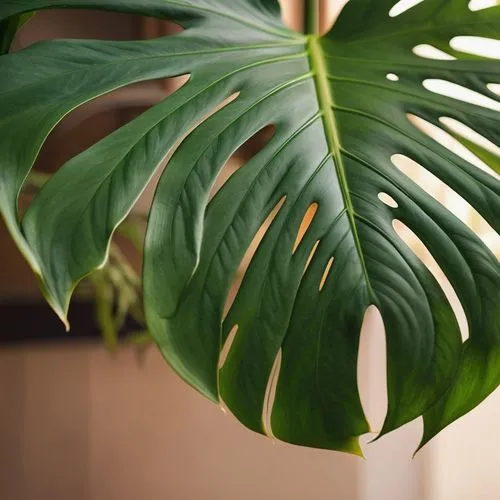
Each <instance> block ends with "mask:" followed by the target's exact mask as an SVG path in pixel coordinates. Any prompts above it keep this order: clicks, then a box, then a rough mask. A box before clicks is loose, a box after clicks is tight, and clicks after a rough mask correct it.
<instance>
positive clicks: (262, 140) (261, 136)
mask: <svg viewBox="0 0 500 500" xmlns="http://www.w3.org/2000/svg"><path fill="white" fill-rule="evenodd" d="M275 132H276V126H274V125H267V126H265V127H263V128H262V129H261V130H259V131H258V132H256V133H255V134H254V135H253V136H252V137H250V139H248V140H247V141H245V142H244V143H243V144H242V145H241V146H240V147H239V148H238V149H237V150H236V151H235V152H234V154H232V155H231V158H229V160H228V161H227V162H226V164H225V165H224V166H223V167H222V169H221V170H220V171H219V173H218V175H217V177H216V179H215V182H214V184H213V186H212V189H211V190H210V194H209V197H208V200H209V201H211V200H212V198H213V197H214V196H215V195H216V194H217V193H218V192H219V191H220V190H221V189H222V188H223V186H224V185H225V184H226V183H227V182H228V181H229V179H230V178H231V177H232V176H233V175H234V174H235V173H236V172H237V171H238V170H239V169H240V168H241V167H242V166H243V165H244V164H245V163H247V162H249V161H250V160H251V159H252V158H253V157H254V156H256V155H257V154H258V153H259V152H260V151H262V150H263V149H264V148H265V147H266V145H267V144H268V143H269V141H270V140H271V139H272V138H273V136H274V134H275Z"/></svg>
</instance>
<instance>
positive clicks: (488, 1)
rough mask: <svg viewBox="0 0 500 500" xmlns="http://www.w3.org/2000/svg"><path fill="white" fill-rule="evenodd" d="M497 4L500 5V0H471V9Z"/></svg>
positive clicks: (485, 7)
mask: <svg viewBox="0 0 500 500" xmlns="http://www.w3.org/2000/svg"><path fill="white" fill-rule="evenodd" d="M495 5H500V1H499V0H471V1H470V2H469V9H470V10H472V11H473V12H474V11H477V10H482V9H487V8H489V7H495Z"/></svg>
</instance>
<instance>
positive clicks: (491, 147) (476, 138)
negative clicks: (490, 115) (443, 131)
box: [439, 116, 500, 179]
mask: <svg viewBox="0 0 500 500" xmlns="http://www.w3.org/2000/svg"><path fill="white" fill-rule="evenodd" d="M439 121H440V122H441V123H442V124H443V125H444V126H445V127H446V128H447V129H448V130H450V131H452V132H454V133H455V134H458V135H459V136H461V137H464V138H465V139H467V140H469V141H472V142H473V143H475V144H477V145H478V146H481V147H482V148H484V149H486V150H487V151H489V152H490V153H492V154H494V155H496V156H498V158H499V160H500V147H498V146H497V145H496V144H493V142H491V141H490V140H488V139H486V137H484V136H482V135H481V134H478V133H477V132H476V131H475V130H472V129H471V128H470V127H468V126H467V125H465V124H463V123H462V122H459V121H458V120H455V119H454V118H449V117H447V116H441V117H440V118H439ZM466 150H467V152H464V155H466V154H467V156H468V158H466V159H467V160H468V161H470V163H474V164H476V163H477V166H478V167H479V168H481V169H482V170H485V171H486V172H489V173H491V174H492V175H493V176H494V177H497V178H498V179H500V176H499V175H498V174H496V173H495V172H493V171H491V170H490V167H489V166H488V165H487V164H486V163H484V162H482V161H481V160H480V159H479V158H478V157H477V156H475V155H473V154H472V153H471V152H470V151H469V150H468V149H467V148H466ZM468 153H470V154H468ZM464 157H465V156H464ZM469 157H470V159H469Z"/></svg>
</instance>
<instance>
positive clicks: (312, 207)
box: [292, 202, 318, 255]
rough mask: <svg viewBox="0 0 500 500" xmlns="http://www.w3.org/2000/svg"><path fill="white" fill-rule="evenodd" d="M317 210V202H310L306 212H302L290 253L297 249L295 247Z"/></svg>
mask: <svg viewBox="0 0 500 500" xmlns="http://www.w3.org/2000/svg"><path fill="white" fill-rule="evenodd" d="M317 211H318V204H317V203H316V202H314V203H311V205H309V208H308V209H307V210H306V213H305V214H304V218H303V219H302V222H301V223H300V226H299V230H298V232H297V238H296V239H295V243H294V245H293V249H292V255H293V254H294V253H295V251H296V250H297V248H298V246H299V245H300V242H301V241H302V239H303V238H304V236H305V234H306V232H307V230H308V228H309V226H310V225H311V224H312V221H313V219H314V217H315V215H316V212H317Z"/></svg>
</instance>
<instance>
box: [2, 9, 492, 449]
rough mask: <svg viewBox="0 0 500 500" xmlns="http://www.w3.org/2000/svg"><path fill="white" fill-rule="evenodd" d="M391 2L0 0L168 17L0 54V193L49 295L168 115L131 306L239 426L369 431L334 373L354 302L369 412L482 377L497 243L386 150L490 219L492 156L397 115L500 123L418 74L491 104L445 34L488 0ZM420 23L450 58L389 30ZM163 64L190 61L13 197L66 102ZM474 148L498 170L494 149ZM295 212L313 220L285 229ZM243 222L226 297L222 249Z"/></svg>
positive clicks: (158, 137)
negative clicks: (150, 31) (381, 353)
mask: <svg viewBox="0 0 500 500" xmlns="http://www.w3.org/2000/svg"><path fill="white" fill-rule="evenodd" d="M308 3H309V4H311V5H313V4H314V2H308ZM395 3H396V2H395V0H351V1H350V2H349V3H348V4H347V5H346V7H345V8H344V10H343V12H342V13H341V15H340V17H339V19H338V21H337V22H336V24H335V25H334V27H333V28H332V29H331V31H330V32H329V33H327V34H326V35H325V36H323V37H319V36H317V35H315V34H308V35H303V34H299V33H296V32H293V31H291V30H289V29H287V28H286V27H285V26H284V25H283V24H282V21H281V17H280V9H279V4H278V2H277V0H3V1H2V3H1V5H0V20H3V22H4V23H8V22H9V19H11V20H12V19H19V17H17V16H20V15H23V14H25V13H28V12H30V11H34V10H38V9H44V8H52V7H53V8H61V7H72V8H76V7H82V8H83V7H85V8H89V7H92V8H100V9H103V10H116V11H122V12H133V13H138V14H143V15H148V16H155V17H157V18H161V19H163V18H165V19H169V20H172V21H174V22H176V23H178V24H180V25H181V26H182V27H183V28H184V31H182V32H181V33H179V34H177V35H175V36H169V37H163V38H158V39H154V40H148V41H137V42H133V41H132V42H109V41H74V40H65V41H51V42H42V43H38V44H35V45H33V46H31V47H29V48H27V49H25V50H22V51H20V52H18V53H14V54H9V55H4V56H2V57H0V74H1V80H0V113H1V114H0V145H1V146H0V204H1V207H2V213H3V215H4V218H5V220H6V222H7V225H8V227H9V229H10V231H11V233H12V235H13V237H14V239H15V240H16V242H17V244H18V246H19V248H20V249H21V251H22V252H23V253H24V255H25V256H26V258H27V259H28V261H29V262H30V264H31V266H32V267H33V269H34V270H35V272H36V273H37V274H38V276H39V277H40V281H41V283H42V287H43V290H44V293H45V295H46V297H47V300H48V301H49V302H50V304H51V305H52V307H53V308H54V309H55V311H56V312H57V313H58V314H59V316H60V317H61V318H63V319H64V320H65V318H66V312H67V310H68V305H69V300H70V296H71V293H72V290H73V289H74V287H75V286H76V284H77V283H78V281H79V280H81V279H82V277H83V276H85V275H86V274H88V273H90V272H91V271H92V270H94V269H96V268H98V267H99V266H101V265H102V264H103V263H104V262H105V260H106V257H107V249H108V246H109V242H110V238H111V236H112V234H113V231H114V230H115V228H116V227H117V225H119V224H120V222H121V221H122V220H123V219H124V217H125V216H126V215H127V213H128V212H129V211H130V210H131V208H132V206H133V205H134V202H135V201H136V200H137V198H138V197H139V196H140V194H141V192H142V191H143V190H144V188H145V186H146V185H147V184H148V181H149V180H150V179H151V177H152V175H153V174H154V172H155V170H156V169H157V167H158V165H159V164H160V163H161V162H162V160H163V159H164V157H165V156H166V155H167V153H168V152H169V150H170V149H171V148H172V147H173V146H174V144H176V141H178V140H179V139H180V138H182V137H183V136H184V135H186V134H187V137H186V138H185V139H184V140H183V141H182V143H181V144H180V146H179V147H178V148H177V149H176V150H175V153H174V154H173V156H172V158H171V160H170V162H169V165H168V166H167V168H166V170H165V172H164V174H163V175H162V177H161V180H160V182H159V185H158V188H157V191H156V195H155V198H154V202H153V205H152V209H151V214H150V220H149V227H148V232H147V238H146V247H145V256H144V293H145V308H146V313H147V322H148V327H149V329H150V331H151V333H152V335H153V336H154V338H155V340H156V342H157V343H158V346H159V348H160V349H161V351H162V353H163V355H164V356H165V358H166V359H167V360H168V362H169V363H170V364H171V366H172V367H173V368H174V369H175V370H176V371H177V372H178V373H179V374H180V376H181V377H183V378H184V379H185V380H186V381H187V382H188V383H189V384H191V385H192V386H193V387H195V388H196V389H197V390H198V391H200V392H201V393H203V394H204V395H205V396H207V397H208V398H210V399H212V400H213V401H220V400H223V401H224V402H225V404H226V405H227V406H228V407H229V409H230V410H231V411H232V412H233V413H234V414H235V415H236V417H237V418H238V419H239V420H240V421H241V422H243V424H245V425H246V426H247V427H249V428H250V429H253V430H255V431H257V432H260V433H266V434H272V435H274V436H275V437H276V438H278V439H281V440H284V441H288V442H291V443H297V444H301V445H308V446H314V447H322V448H331V449H337V450H344V451H350V452H353V453H358V452H359V445H358V437H359V436H360V435H361V434H363V433H365V432H367V431H368V430H369V427H368V424H367V422H366V419H365V416H364V413H363V409H362V406H361V403H360V398H359V395H358V388H357V376H356V370H357V358H358V348H359V338H360V329H361V324H362V321H363V318H364V315H365V312H366V310H367V308H368V307H369V306H371V305H373V306H376V307H377V308H378V309H379V310H380V313H381V315H382V318H383V321H384V325H385V330H386V339H387V379H388V384H387V385H388V398H389V405H388V412H387V416H386V419H385V424H384V426H383V429H382V434H385V433H387V432H389V431H391V430H393V429H395V428H397V427H399V426H401V425H403V424H405V423H407V422H409V421H411V420H412V419H414V418H416V417H418V416H421V415H423V418H424V423H425V434H424V438H423V443H425V442H426V441H427V440H429V439H430V438H431V437H432V436H434V435H435V434H436V433H437V432H439V431H440V430H441V429H442V428H443V427H445V426H446V425H447V424H449V423H450V422H452V421H454V420H455V419H457V418H458V417H460V416H461V415H463V414H464V413H466V412H468V411H469V410H470V409H472V408H473V407H474V406H475V405H477V404H478V403H479V402H480V401H482V400H483V399H484V398H485V397H486V396H487V395H488V394H490V393H491V392H492V391H493V390H494V389H496V388H497V386H498V384H499V382H500V306H499V304H500V268H499V263H498V260H497V258H496V257H495V256H494V255H493V254H492V253H491V252H490V250H488V248H487V247H486V246H485V245H484V244H483V243H482V241H481V240H480V239H479V238H478V237H477V236H476V235H475V234H474V233H473V232H472V231H471V230H469V229H468V227H466V225H464V224H463V223H462V222H461V221H460V220H459V219H458V218H457V217H455V215H454V214H452V213H451V212H450V211H448V210H447V209H446V208H445V207H443V206H442V205H441V204H440V203H439V202H437V201H436V200H435V199H434V198H432V197H431V196H430V195H429V194H427V193H426V192H425V191H424V190H423V189H422V188H421V187H420V186H419V185H417V184H416V183H414V182H413V181H412V180H411V179H410V178H409V177H407V176H406V175H405V174H404V173H403V172H402V171H401V170H400V169H398V168H397V167H396V166H395V165H394V164H393V162H392V161H391V158H392V156H393V155H395V154H401V155H404V156H407V157H409V158H411V159H412V160H414V161H415V162H417V163H419V164H420V165H422V166H423V167H424V168H425V169H427V170H428V171H430V172H431V173H432V174H434V175H435V176H437V177H438V178H439V179H440V180H441V181H443V182H444V183H446V184H447V185H448V186H450V187H451V188H452V189H453V190H455V191H456V192H457V193H458V194H460V195H461V196H462V197H463V198H464V199H465V200H466V201H467V202H468V203H469V204H470V205H471V206H472V207H473V208H474V209H475V210H477V211H478V212H479V213H480V214H481V215H482V217H483V218H484V219H486V221H487V222H488V223H489V224H490V225H491V226H492V227H493V229H494V230H496V231H498V230H499V228H500V183H499V181H498V178H497V177H495V175H494V174H493V173H492V174H490V173H488V172H485V171H483V170H481V169H479V168H477V167H476V166H474V165H472V164H470V163H468V162H467V161H465V160H463V159H462V158H461V157H459V156H457V155H456V154H454V153H453V152H451V151H450V150H449V149H447V148H445V147H444V146H442V145H440V144H439V143H438V142H436V141H435V140H433V139H432V138H431V137H429V136H428V135H427V134H426V133H424V132H422V131H421V130H420V129H419V128H417V127H416V126H415V124H414V122H412V121H411V120H409V119H408V114H411V115H415V116H417V117H420V118H422V119H424V120H426V121H427V122H430V123H431V124H434V125H436V126H438V127H443V125H442V123H441V121H440V120H439V118H440V117H443V116H446V117H449V118H453V119H455V120H457V121H459V122H461V123H463V124H465V125H466V126H468V127H469V128H471V129H473V130H474V131H476V132H477V133H479V134H481V135H482V136H483V137H485V138H487V139H489V140H490V141H491V142H493V143H494V144H498V143H499V142H500V127H499V114H498V111H497V110H498V107H497V108H496V110H495V109H494V107H491V108H488V107H481V106H479V105H475V104H471V103H468V102H464V101H462V100H458V99H454V98H453V97H447V96H445V95H441V94H438V93H434V92H432V91H430V90H428V88H427V87H428V86H426V85H424V84H423V82H425V81H426V80H429V79H431V80H444V81H447V82H452V83H454V84H457V85H460V86H463V87H466V88H468V89H470V90H472V91H475V92H477V93H479V94H482V95H483V96H486V97H489V98H490V100H491V102H494V103H498V101H499V97H498V95H497V94H495V93H494V92H493V91H492V90H491V87H489V86H488V85H489V84H498V83H500V61H498V60H487V59H484V58H481V57H479V56H474V55H470V54H466V53H462V52H459V51H457V50H453V49H452V48H451V47H450V45H449V41H450V39H451V38H452V37H454V36H455V35H465V36H483V37H489V38H496V37H498V36H499V34H500V6H496V7H492V8H488V9H484V10H480V11H475V12H473V11H471V10H469V8H468V2H467V1H466V0H424V1H423V2H421V3H420V4H418V5H416V6H414V7H413V8H411V9H409V10H407V11H406V12H404V13H403V14H401V15H399V16H396V17H390V16H389V15H388V13H389V11H390V9H391V8H392V7H393V5H394V4H395ZM16 22H17V21H16ZM421 44H428V45H432V46H433V47H434V48H437V49H440V50H442V51H445V52H446V53H448V54H450V55H451V56H453V58H450V59H451V60H435V59H426V58H423V57H419V56H418V55H416V54H415V53H414V52H413V50H412V49H413V48H414V47H415V46H416V45H421ZM183 74H184V75H189V81H188V83H187V84H185V85H184V86H183V87H182V88H180V89H179V90H178V91H177V92H175V93H174V94H173V95H171V96H170V97H168V98H166V99H165V100H164V101H162V102H160V103H159V104H157V105H156V106H154V107H153V108H151V109H150V110H148V111H146V112H145V113H144V114H142V115H141V116H140V117H138V118H137V119H136V120H135V121H132V122H131V123H129V124H127V125H126V126H124V127H122V128H120V129H119V130H117V131H116V132H114V133H112V134H111V135H110V136H108V137H107V138H105V139H104V140H102V141H100V142H98V143H97V144H95V145H94V146H93V147H91V148H90V149H88V150H87V151H85V152H84V153H82V154H80V155H78V156H76V157H75V158H73V159H72V160H71V161H69V162H68V163H67V164H66V165H64V166H63V167H62V168H61V169H60V170H59V171H58V172H57V173H56V174H55V175H54V176H53V177H52V178H51V180H50V181H49V182H48V183H47V184H46V185H45V186H44V188H43V189H42V191H41V193H40V194H39V195H38V197H37V198H36V199H35V200H34V201H33V203H32V204H31V206H30V207H29V209H28V210H27V212H26V213H25V214H24V216H23V217H22V219H20V217H19V215H18V210H17V196H18V193H19V190H20V188H21V186H22V184H23V180H24V179H25V177H26V175H27V174H28V172H29V170H30V168H31V166H32V164H33V162H34V160H35V158H36V156H37V153H38V151H39V150H40V148H41V146H42V144H43V142H44V140H45V139H46V137H47V135H48V134H49V132H50V131H51V129H52V128H53V127H54V126H55V125H56V124H57V123H58V122H59V121H60V120H61V119H62V118H63V117H64V116H65V115H66V114H67V113H69V112H70V111H71V110H72V109H74V108H76V107H77V106H79V105H81V104H83V103H85V102H87V101H89V100H90V99H93V98H95V97H98V96H100V95H102V94H105V93H106V92H110V91H112V90H114V89H117V88H119V87H122V86H125V85H128V84H131V83H134V82H139V81H144V80H148V79H157V78H166V77H172V76H177V75H183ZM387 75H389V76H390V79H388V78H387ZM229 98H231V99H229ZM222 103H224V104H225V105H224V106H221V104H222ZM207 116H209V117H208V118H207ZM268 125H273V126H274V127H275V130H274V134H273V136H272V138H271V139H270V140H269V142H268V143H267V144H266V145H265V147H264V148H263V149H262V150H261V151H259V152H258V153H257V154H256V155H255V156H254V157H253V158H251V159H250V160H249V161H248V162H247V163H246V164H245V165H244V166H243V167H242V168H240V169H239V170H238V171H237V172H236V173H234V175H232V176H231V177H230V178H229V180H227V182H225V183H224V184H223V186H222V187H221V188H220V189H219V190H218V191H217V192H216V193H215V195H214V196H213V187H214V185H215V183H216V182H218V177H219V174H220V172H221V170H222V168H223V166H224V164H225V163H226V161H227V160H228V158H229V157H230V156H231V155H232V154H233V153H234V152H235V151H236V150H237V149H238V148H239V147H240V146H241V145H242V144H243V143H245V142H246V141H247V140H249V139H250V138H251V137H252V136H254V135H255V134H256V133H257V132H259V131H260V130H261V129H263V128H264V127H266V126H268ZM464 141H465V139H464ZM463 143H464V144H465V145H467V142H463ZM481 151H482V150H481ZM483 153H484V151H483ZM482 157H483V159H485V160H486V161H489V162H490V164H491V165H492V168H496V169H497V170H498V158H497V157H496V156H495V155H494V154H492V153H488V154H483V155H482ZM495 165H496V166H495ZM381 193H384V194H385V195H387V196H389V197H390V200H391V202H390V203H388V204H386V203H383V202H382V201H381V200H380V199H379V195H380V194H381ZM306 214H309V215H311V214H313V217H312V221H311V223H310V225H309V226H308V228H307V230H306V231H305V233H304V234H301V235H300V237H298V234H299V228H300V227H301V225H302V224H303V221H304V218H305V216H306ZM306 218H307V217H306ZM395 219H397V220H399V221H401V222H402V223H404V224H405V225H406V226H407V227H409V228H410V229H411V230H412V231H413V232H414V233H415V234H416V235H417V236H418V237H419V238H420V240H421V241H422V242H423V243H424V244H425V246H426V247H427V249H428V250H429V251H430V253H431V254H432V255H433V257H434V259H435V260H436V261H437V263H438V264H439V265H440V267H441V269H442V270H443V271H444V273H445V274H446V275H447V277H448V279H449V281H450V283H451V285H452V286H453V288H454V290H455V292H456V294H457V296H458V298H459V300H460V302H461V304H462V307H463V310H464V313H465V315H466V318H467V322H468V327H469V334H470V337H469V339H468V340H467V341H466V342H465V343H462V340H461V335H460V331H459V326H458V322H457V319H456V317H455V314H454V312H453V310H452V307H451V306H450V304H449V302H448V301H447V299H446V297H445V294H444V292H443V291H442V289H441V287H440V286H439V284H438V283H437V281H436V280H435V278H434V277H433V275H432V274H431V273H430V271H428V269H427V267H426V266H425V265H424V264H423V263H422V262H421V261H420V260H419V258H418V257H417V256H416V255H415V253H414V252H413V251H412V250H411V249H410V248H409V247H408V246H407V245H406V244H405V243H404V242H403V241H402V240H401V239H400V237H399V236H398V234H397V233H396V231H395V230H394V228H393V221H394V220H395ZM265 223H267V224H268V226H269V227H267V230H266V231H265V235H264V237H263V238H262V239H261V241H260V243H259V245H258V248H257V250H256V251H255V253H254V254H253V256H252V258H251V262H250V264H249V266H248V269H247V270H246V273H245V275H244V279H243V281H242V283H241V285H240V287H239V289H238V291H237V294H236V297H235V299H234V302H232V304H231V307H230V308H229V311H228V312H227V314H226V312H225V306H226V304H228V303H229V301H228V296H229V294H230V290H231V286H232V283H233V281H234V279H235V275H236V273H237V270H238V267H239V265H240V262H241V261H242V260H243V259H244V257H245V255H248V252H249V248H250V247H251V246H252V243H253V242H254V241H255V236H256V234H258V233H259V232H260V233H262V226H263V225H264V224H265Z"/></svg>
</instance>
